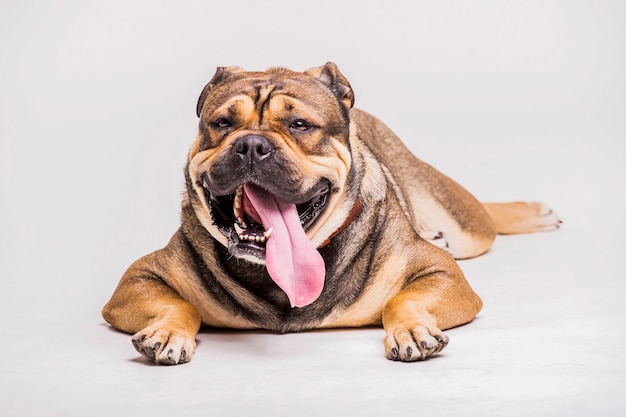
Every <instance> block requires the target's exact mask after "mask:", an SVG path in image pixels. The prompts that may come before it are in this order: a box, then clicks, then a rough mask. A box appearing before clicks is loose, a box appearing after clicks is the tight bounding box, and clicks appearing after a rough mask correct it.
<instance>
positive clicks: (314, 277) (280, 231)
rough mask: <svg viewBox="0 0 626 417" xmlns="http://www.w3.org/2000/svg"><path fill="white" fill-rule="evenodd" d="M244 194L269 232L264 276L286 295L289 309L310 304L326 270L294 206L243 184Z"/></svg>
mask: <svg viewBox="0 0 626 417" xmlns="http://www.w3.org/2000/svg"><path fill="white" fill-rule="evenodd" d="M244 191H245V195H246V196H247V197H248V199H249V200H250V203H252V206H253V207H254V210H256V213H257V214H258V216H259V217H260V220H261V222H262V224H263V228H265V230H269V229H270V228H272V234H271V235H270V237H269V238H268V239H267V242H266V243H265V264H266V266H267V272H269V274H270V277H272V279H273V280H274V282H276V284H277V285H278V286H279V287H280V288H281V289H282V290H283V291H284V292H285V294H287V297H289V301H290V302H291V306H292V307H303V306H305V305H308V304H311V303H312V302H313V301H315V300H317V297H319V295H320V294H321V292H322V289H323V288H324V278H325V276H326V267H325V266H324V260H323V259H322V256H321V255H320V253H319V252H318V251H317V250H316V249H315V247H313V245H312V244H311V241H310V240H309V238H307V236H306V234H305V233H304V229H303V228H302V225H301V224H300V218H299V217H298V211H297V210H296V205H295V204H292V203H288V202H286V201H283V200H280V199H278V198H276V197H274V196H273V195H271V194H270V193H268V192H267V191H264V190H262V189H261V188H259V187H256V186H254V185H248V184H245V185H244ZM244 207H245V200H244Z"/></svg>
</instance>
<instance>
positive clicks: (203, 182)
mask: <svg viewBox="0 0 626 417" xmlns="http://www.w3.org/2000/svg"><path fill="white" fill-rule="evenodd" d="M202 186H203V187H204V188H209V183H208V182H207V181H206V178H202Z"/></svg>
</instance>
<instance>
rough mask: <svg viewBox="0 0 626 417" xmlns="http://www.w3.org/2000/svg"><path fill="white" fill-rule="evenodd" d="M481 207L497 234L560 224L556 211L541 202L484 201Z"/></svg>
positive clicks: (543, 229)
mask: <svg viewBox="0 0 626 417" xmlns="http://www.w3.org/2000/svg"><path fill="white" fill-rule="evenodd" d="M483 207H484V208H485V210H486V211H487V213H489V216H490V217H491V218H492V219H493V222H494V223H495V225H496V231H497V232H498V233H499V234H517V233H532V232H543V231H549V230H556V229H558V228H559V227H560V225H561V221H560V220H559V218H558V217H557V215H556V213H554V211H552V209H550V208H549V207H547V206H546V205H544V204H541V203H526V202H515V203H484V204H483Z"/></svg>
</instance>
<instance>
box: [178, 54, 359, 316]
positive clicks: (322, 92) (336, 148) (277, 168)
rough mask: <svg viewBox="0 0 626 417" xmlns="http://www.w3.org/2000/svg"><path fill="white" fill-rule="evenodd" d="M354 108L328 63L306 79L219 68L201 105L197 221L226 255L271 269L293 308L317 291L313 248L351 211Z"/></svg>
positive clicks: (194, 195) (194, 173) (193, 158)
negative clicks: (349, 186)
mask: <svg viewBox="0 0 626 417" xmlns="http://www.w3.org/2000/svg"><path fill="white" fill-rule="evenodd" d="M353 101H354V99H353V93H352V89H351V88H350V85H349V83H348V82H347V80H346V79H345V78H344V77H343V75H341V73H340V72H339V71H338V70H337V68H336V66H335V65H334V64H332V63H329V64H327V65H325V66H322V67H319V68H313V69H311V70H308V71H305V72H304V73H298V72H292V71H289V70H285V69H270V70H268V71H267V72H245V71H243V70H242V69H240V68H220V69H218V71H217V73H216V74H215V76H214V77H213V78H212V79H211V81H210V82H209V83H208V84H207V86H206V87H205V88H204V91H203V92H202V94H201V96H200V99H199V101H198V109H197V111H198V116H199V117H200V127H199V134H198V137H197V139H196V141H195V142H194V144H193V146H192V148H191V151H190V153H189V164H188V173H187V174H188V178H189V182H190V185H191V186H192V188H191V189H190V190H189V191H190V192H189V196H190V199H191V203H192V205H193V207H194V210H195V212H196V215H197V216H198V218H199V219H200V221H201V222H202V224H203V226H204V227H205V228H206V229H207V230H208V231H209V232H210V233H211V235H212V236H213V237H214V238H215V239H216V240H217V241H219V242H220V243H221V244H223V245H224V246H226V247H227V248H228V251H229V253H230V255H232V256H234V257H237V258H241V259H244V260H246V261H249V262H252V263H258V264H266V265H267V268H268V272H269V273H270V275H271V277H272V279H274V281H276V283H277V284H278V285H279V286H280V287H281V288H283V289H284V290H285V292H286V293H287V294H288V295H289V296H290V299H291V300H292V305H303V303H305V304H306V303H308V302H310V301H311V299H314V298H316V296H315V295H314V294H313V293H315V292H316V291H318V290H319V291H321V287H320V285H322V286H323V269H324V265H323V261H321V262H322V263H321V265H320V259H318V258H319V254H318V253H317V251H316V250H315V248H316V247H318V246H319V245H320V244H321V243H322V242H323V241H325V240H326V239H327V238H328V237H329V236H330V235H331V234H332V233H333V232H334V231H335V230H336V229H337V228H338V227H339V226H340V225H341V223H342V222H343V221H344V219H345V218H346V216H347V213H348V211H349V210H350V207H351V202H350V201H347V195H346V188H347V184H348V180H349V178H348V177H349V175H350V170H351V164H352V159H351V153H350V145H349V138H350V121H349V109H350V108H351V107H352V104H353ZM314 258H315V259H314ZM294 274H295V277H294ZM320 274H322V276H321V284H320V282H319V281H320V278H319V275H320ZM316 277H317V278H316ZM313 281H314V282H313ZM287 287H288V288H287ZM291 287H298V288H299V289H293V288H291ZM309 287H311V288H309ZM313 287H315V288H313ZM318 287H319V288H318ZM303 288H305V289H303ZM304 293H306V295H304ZM305 299H307V300H308V301H305Z"/></svg>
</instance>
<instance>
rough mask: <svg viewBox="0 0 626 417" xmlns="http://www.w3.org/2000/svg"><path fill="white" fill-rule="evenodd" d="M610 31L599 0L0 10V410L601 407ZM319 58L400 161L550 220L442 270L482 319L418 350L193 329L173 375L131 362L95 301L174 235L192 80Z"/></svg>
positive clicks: (607, 280)
mask: <svg viewBox="0 0 626 417" xmlns="http://www.w3.org/2000/svg"><path fill="white" fill-rule="evenodd" d="M625 21H626V3H624V2H620V1H587V2H583V1H515V2H510V1H474V2H461V1H459V2H448V1H437V2H435V1H400V0H397V1H390V0H386V1H365V0H359V1H338V0H330V1H328V0H317V1H288V0H285V1H281V0H276V1H249V0H239V1H229V0H224V1H214V0H212V1H178V2H158V1H117V0H108V1H39V2H37V1H32V0H19V1H18V0H15V1H0V164H1V165H0V175H1V177H0V210H1V212H0V279H1V281H0V336H1V339H0V352H1V355H2V360H1V361H0V397H1V398H2V400H1V401H0V415H1V416H7V417H14V416H74V415H76V416H79V415H80V416H84V415H89V416H99V415H119V416H125V415H137V414H141V415H150V416H161V415H163V416H164V415H168V416H171V415H183V413H185V414H187V415H211V414H212V415H219V416H230V415H233V416H235V415H236V416H240V415H241V416H242V415H252V414H254V415H263V416H265V415H275V416H287V415H289V416H294V415H300V416H303V415H305V416H309V415H310V416H319V415H328V416H357V415H368V416H369V415H388V416H391V415H407V414H409V413H410V414H420V415H421V414H428V415H431V416H438V415H454V416H459V415H464V416H469V415H480V416H490V415H506V416H513V415H520V416H577V415H579V416H588V415H600V414H603V415H610V416H612V415H620V414H622V415H623V413H625V412H626V400H624V399H623V392H624V391H625V390H626V359H625V355H624V353H625V351H624V341H625V340H626V338H625V337H624V335H623V332H624V322H625V321H626V307H625V306H624V292H625V291H624V290H625V285H624V281H625V275H626V274H625V273H624V269H623V258H624V249H626V244H625V243H624V233H625V232H626V224H625V222H624V218H623V216H624V210H625V209H626V197H625V191H626V184H625V178H626V175H625V163H626V137H625V134H626V105H625V100H624V94H625V93H626V82H625V77H624V74H626V59H625V58H626V52H625V51H626V46H625V45H624V43H625V40H626V30H625V29H624V22H625ZM327 61H334V62H336V63H337V65H338V66H339V68H340V69H341V71H342V72H343V73H344V75H345V76H346V77H347V78H348V79H349V80H350V81H351V83H352V86H353V88H354V90H355V94H356V105H357V107H360V108H362V109H364V110H367V111H369V112H371V113H373V114H375V115H377V116H378V117H380V118H381V119H382V120H384V121H385V122H386V123H387V124H388V125H389V126H390V127H391V128H392V129H394V130H395V131H396V133H398V134H399V136H400V137H401V138H403V139H404V140H405V141H406V143H407V144H408V145H409V146H410V148H411V149H412V150H413V151H414V152H415V153H416V154H417V155H418V156H419V157H420V158H422V159H424V160H426V161H427V162H429V163H431V164H433V165H434V166H435V167H437V168H439V169H440V170H441V171H443V172H445V173H446V174H448V175H450V176H451V177H453V178H454V179H456V180H457V181H458V182H460V183H461V184H462V185H464V186H465V187H466V188H468V189H469V190H470V191H472V192H473V193H474V194H475V195H476V196H477V197H478V198H479V199H481V200H493V201H497V200H500V201H506V200H515V199H530V200H535V199H536V200H541V201H544V202H546V203H548V204H550V205H551V206H552V207H553V208H554V209H555V210H556V211H557V212H558V213H559V214H560V216H561V218H562V219H563V221H564V224H563V229H562V230H560V231H558V232H555V233H544V234H535V235H524V236H515V237H500V238H498V240H497V242H496V245H495V246H494V248H493V250H492V251H491V252H490V253H489V254H487V255H486V256H483V257H481V258H478V259H475V260H470V261H464V262H462V263H461V266H462V268H463V269H464V271H465V272H466V275H467V277H468V279H469V280H470V283H471V284H472V286H473V287H474V288H475V289H476V290H477V292H478V293H479V294H480V295H481V296H482V297H483V299H484V301H485V308H484V310H483V312H481V314H480V316H479V318H478V319H477V320H476V321H475V322H474V323H472V324H470V325H468V326H464V327H461V328H458V329H453V330H451V331H449V332H448V334H449V335H450V337H451V343H450V345H449V346H448V348H447V349H446V350H445V351H444V352H443V354H442V355H441V356H440V357H438V358H435V359H432V360H430V361H427V362H423V363H413V364H399V363H393V362H389V361H387V360H385V359H384V356H383V347H382V338H383V333H382V330H380V329H365V330H340V331H329V332H312V333H303V334H297V335H282V336H278V335H273V334H263V333H231V332H204V333H202V334H200V335H199V337H198V340H199V344H198V349H197V351H196V355H195V357H194V360H193V361H192V362H191V363H190V364H188V365H184V366H180V367H173V368H160V367H153V366H150V365H148V364H146V363H145V362H144V361H143V360H141V359H139V358H138V355H137V354H136V353H135V352H134V350H133V348H132V346H131V344H130V337H129V336H127V335H123V334H120V333H117V332H114V331H111V330H110V329H109V328H108V326H106V325H105V324H104V322H103V320H102V319H101V317H100V309H101V307H102V305H103V304H104V303H105V302H106V301H107V300H108V298H109V296H110V295H111V293H112V292H113V289H114V288H115V285H116V284H117V281H118V280H119V278H120V276H121V274H122V273H123V272H124V270H125V269H126V267H127V266H128V265H130V263H131V262H132V261H134V260H135V259H136V258H138V257H140V256H142V255H144V254H146V253H148V252H150V251H152V250H154V249H157V248H159V247H161V246H163V245H164V244H165V243H166V242H167V240H168V239H169V237H170V236H171V235H172V234H173V232H174V231H175V230H176V228H177V226H178V215H179V214H178V211H179V205H180V194H181V191H182V189H183V174H182V169H183V166H184V162H185V157H186V152H187V150H188V147H189V146H190V145H191V142H192V141H193V139H194V137H195V134H196V126H197V119H196V116H195V106H196V100H197V97H198V95H199V93H200V91H201V89H202V87H203V86H204V84H205V83H206V82H207V81H208V80H209V79H210V77H211V76H212V75H213V73H214V71H215V68H216V67H217V66H229V65H237V66H241V67H244V68H246V69H250V70H262V69H265V68H267V67H269V66H286V67H289V68H292V69H295V70H305V69H307V68H309V67H313V66H319V65H322V64H324V63H325V62H327Z"/></svg>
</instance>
